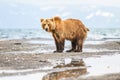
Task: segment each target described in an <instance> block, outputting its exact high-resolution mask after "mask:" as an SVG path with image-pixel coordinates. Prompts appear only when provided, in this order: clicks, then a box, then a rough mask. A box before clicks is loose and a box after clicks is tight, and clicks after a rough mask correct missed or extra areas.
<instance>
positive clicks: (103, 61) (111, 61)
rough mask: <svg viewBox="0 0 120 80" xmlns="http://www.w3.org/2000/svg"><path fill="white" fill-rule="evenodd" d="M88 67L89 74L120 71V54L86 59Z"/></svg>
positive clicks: (95, 74)
mask: <svg viewBox="0 0 120 80" xmlns="http://www.w3.org/2000/svg"><path fill="white" fill-rule="evenodd" d="M84 62H85V63H86V65H87V66H91V67H90V68H88V72H89V74H88V75H87V76H97V75H104V74H110V73H120V54H115V55H109V56H102V57H97V58H96V57H92V58H86V59H84Z"/></svg>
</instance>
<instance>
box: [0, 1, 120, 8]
mask: <svg viewBox="0 0 120 80" xmlns="http://www.w3.org/2000/svg"><path fill="white" fill-rule="evenodd" d="M0 2H1V0H0ZM2 2H8V3H22V4H30V5H36V6H41V5H55V6H58V5H61V6H62V5H77V4H78V5H79V4H93V5H104V6H113V7H120V0H2Z"/></svg>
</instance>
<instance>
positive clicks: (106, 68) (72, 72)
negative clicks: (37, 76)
mask: <svg viewBox="0 0 120 80" xmlns="http://www.w3.org/2000/svg"><path fill="white" fill-rule="evenodd" d="M119 61H120V54H116V55H109V56H108V55H107V56H102V57H92V58H84V61H83V60H82V59H71V58H67V59H64V60H63V61H62V60H61V62H60V61H58V62H59V64H57V66H55V67H54V68H58V69H59V70H57V71H53V72H51V73H48V74H47V75H45V76H44V77H43V79H42V80H73V79H74V80H76V79H77V78H79V77H82V78H86V77H89V76H100V75H105V74H110V73H120V62H119ZM61 63H62V64H61Z"/></svg>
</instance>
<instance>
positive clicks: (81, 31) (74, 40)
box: [40, 17, 89, 52]
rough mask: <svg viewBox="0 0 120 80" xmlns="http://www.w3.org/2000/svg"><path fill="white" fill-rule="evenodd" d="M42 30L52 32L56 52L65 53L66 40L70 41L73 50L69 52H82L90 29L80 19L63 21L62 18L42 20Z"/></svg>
mask: <svg viewBox="0 0 120 80" xmlns="http://www.w3.org/2000/svg"><path fill="white" fill-rule="evenodd" d="M40 22H41V24H42V28H43V29H44V30H46V31H47V32H51V33H52V36H53V37H54V40H55V44H56V51H54V52H63V50H64V44H65V39H66V40H70V41H71V44H72V49H70V50H68V51H67V52H72V51H74V52H82V48H83V43H84V40H85V38H86V37H87V32H88V31H89V29H88V28H86V27H85V26H84V24H83V23H82V22H81V21H80V20H78V19H66V20H62V19H61V18H60V17H53V18H51V19H41V20H40Z"/></svg>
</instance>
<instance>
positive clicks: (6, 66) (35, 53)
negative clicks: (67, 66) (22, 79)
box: [0, 39, 120, 80]
mask: <svg viewBox="0 0 120 80" xmlns="http://www.w3.org/2000/svg"><path fill="white" fill-rule="evenodd" d="M30 41H33V43H31V42H30ZM34 41H38V42H34ZM39 41H40V42H41V41H43V42H41V43H39ZM47 41H48V44H46V43H44V42H47ZM93 42H94V41H93ZM51 44H54V43H53V40H49V39H22V40H5V41H0V70H8V71H9V70H21V71H22V70H27V69H33V71H31V72H28V73H26V74H27V75H29V74H30V73H31V74H33V73H40V71H41V70H40V69H42V68H43V67H51V66H53V64H54V65H56V63H55V62H56V61H58V60H62V59H66V58H71V59H72V58H75V59H85V58H100V57H102V56H111V55H114V54H120V41H104V42H102V43H100V44H99V42H98V43H96V44H93V43H91V44H88V43H87V44H85V45H84V48H83V49H84V50H83V52H81V53H75V52H71V53H67V52H63V53H53V52H52V51H53V50H54V49H55V45H51ZM68 48H70V44H69V45H66V47H65V49H68ZM92 49H93V51H92ZM94 49H95V50H94ZM23 51H24V52H23ZM44 51H45V52H44ZM36 69H38V70H36ZM34 70H36V72H34ZM25 72H26V71H25ZM16 74H17V73H15V75H16ZM20 74H21V75H22V74H24V72H23V73H20ZM10 75H11V74H5V71H3V72H1V73H0V80H1V79H2V78H3V77H5V76H10ZM107 76H109V77H107ZM114 76H116V77H114ZM119 76H120V73H110V74H106V75H101V76H91V77H86V78H85V80H86V79H87V80H91V79H96V80H99V79H102V80H106V79H111V80H116V79H120V77H119ZM80 79H83V80H84V78H81V77H79V78H77V80H80Z"/></svg>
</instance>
